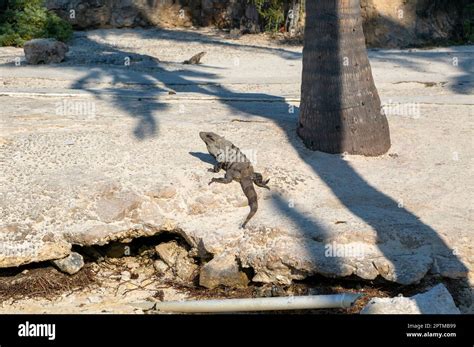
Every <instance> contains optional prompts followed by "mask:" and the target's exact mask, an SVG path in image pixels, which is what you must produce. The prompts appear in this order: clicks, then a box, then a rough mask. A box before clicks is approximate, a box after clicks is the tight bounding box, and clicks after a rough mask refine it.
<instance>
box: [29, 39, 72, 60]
mask: <svg viewBox="0 0 474 347" xmlns="http://www.w3.org/2000/svg"><path fill="white" fill-rule="evenodd" d="M24 51H25V57H26V61H27V63H28V64H33V65H36V64H41V63H43V64H57V63H60V62H62V61H63V60H64V58H65V57H66V52H67V51H68V46H67V45H66V44H65V43H64V42H60V41H57V40H54V39H34V40H30V41H28V42H26V43H25V45H24Z"/></svg>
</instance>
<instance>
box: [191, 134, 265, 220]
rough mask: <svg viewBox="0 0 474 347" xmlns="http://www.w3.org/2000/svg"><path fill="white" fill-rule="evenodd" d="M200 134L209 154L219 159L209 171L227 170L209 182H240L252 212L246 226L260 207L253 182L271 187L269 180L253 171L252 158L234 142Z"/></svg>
mask: <svg viewBox="0 0 474 347" xmlns="http://www.w3.org/2000/svg"><path fill="white" fill-rule="evenodd" d="M199 136H200V137H201V139H202V140H203V141H204V142H205V143H206V146H207V150H208V152H209V154H210V155H212V156H213V157H214V158H215V159H216V160H217V164H215V165H214V168H213V169H209V171H211V172H219V171H220V170H221V169H224V170H225V171H226V173H225V176H224V177H222V178H213V179H212V180H211V181H210V182H209V184H211V183H213V182H218V183H225V184H227V183H230V182H232V181H233V180H235V181H237V182H239V183H240V186H241V187H242V190H243V191H244V194H245V196H246V197H247V200H248V202H249V206H250V213H249V214H248V216H247V218H246V219H245V221H244V223H243V224H242V227H243V228H245V226H246V225H247V223H248V221H249V220H250V218H252V217H253V216H254V215H255V213H256V212H257V209H258V202H257V193H256V192H255V188H254V186H253V183H255V184H256V185H257V186H259V187H263V188H267V189H270V188H269V187H268V186H267V183H268V181H269V180H266V181H265V182H264V181H263V178H262V174H260V173H258V172H254V171H253V167H252V164H251V163H250V160H248V159H247V157H246V156H245V155H244V154H243V153H242V152H241V151H240V149H238V148H237V147H236V146H234V145H233V144H232V142H230V141H228V140H226V139H225V138H223V137H222V136H219V135H217V134H215V133H212V132H200V133H199Z"/></svg>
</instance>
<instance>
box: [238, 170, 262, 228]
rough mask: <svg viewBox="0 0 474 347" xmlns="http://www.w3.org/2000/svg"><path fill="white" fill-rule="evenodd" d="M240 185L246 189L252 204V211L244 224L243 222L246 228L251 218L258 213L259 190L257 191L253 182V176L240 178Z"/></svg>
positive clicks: (246, 194)
mask: <svg viewBox="0 0 474 347" xmlns="http://www.w3.org/2000/svg"><path fill="white" fill-rule="evenodd" d="M240 186H241V187H242V190H243V191H244V194H245V196H246V197H247V200H248V202H249V206H250V212H249V214H248V216H247V218H246V219H245V222H244V224H242V228H245V226H246V225H247V223H248V221H249V220H250V218H252V217H253V216H254V214H255V213H257V209H258V202H257V192H255V188H254V186H253V183H252V178H250V177H244V178H242V179H241V180H240Z"/></svg>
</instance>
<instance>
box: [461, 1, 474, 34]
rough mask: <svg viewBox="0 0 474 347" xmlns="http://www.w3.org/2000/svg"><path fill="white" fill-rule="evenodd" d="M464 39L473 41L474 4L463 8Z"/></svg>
mask: <svg viewBox="0 0 474 347" xmlns="http://www.w3.org/2000/svg"><path fill="white" fill-rule="evenodd" d="M463 29H464V39H465V40H466V41H468V42H474V4H470V5H467V6H466V7H465V8H464V10H463Z"/></svg>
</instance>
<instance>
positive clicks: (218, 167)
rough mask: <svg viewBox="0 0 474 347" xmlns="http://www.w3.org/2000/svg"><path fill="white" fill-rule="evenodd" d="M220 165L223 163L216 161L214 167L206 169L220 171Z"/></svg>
mask: <svg viewBox="0 0 474 347" xmlns="http://www.w3.org/2000/svg"><path fill="white" fill-rule="evenodd" d="M222 165H224V163H217V164H215V165H214V167H213V168H212V169H208V171H209V172H214V173H217V172H219V171H221V169H222Z"/></svg>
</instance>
